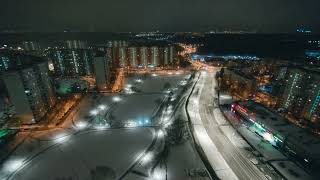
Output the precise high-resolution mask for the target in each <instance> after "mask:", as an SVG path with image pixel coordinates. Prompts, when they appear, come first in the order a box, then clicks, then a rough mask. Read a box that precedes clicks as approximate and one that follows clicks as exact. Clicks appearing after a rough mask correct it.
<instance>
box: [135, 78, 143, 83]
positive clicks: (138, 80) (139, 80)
mask: <svg viewBox="0 0 320 180" xmlns="http://www.w3.org/2000/svg"><path fill="white" fill-rule="evenodd" d="M135 81H136V82H137V83H142V82H143V81H142V80H141V79H136V80H135Z"/></svg>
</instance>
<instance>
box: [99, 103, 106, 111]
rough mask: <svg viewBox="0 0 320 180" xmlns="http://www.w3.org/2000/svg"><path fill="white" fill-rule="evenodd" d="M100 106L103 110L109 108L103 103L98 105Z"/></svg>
mask: <svg viewBox="0 0 320 180" xmlns="http://www.w3.org/2000/svg"><path fill="white" fill-rule="evenodd" d="M98 108H99V109H100V110H101V111H103V110H105V109H106V108H107V106H106V105H103V104H101V105H99V106H98Z"/></svg>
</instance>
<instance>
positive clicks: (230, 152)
mask: <svg viewBox="0 0 320 180" xmlns="http://www.w3.org/2000/svg"><path fill="white" fill-rule="evenodd" d="M214 75H215V72H213V73H202V77H201V78H200V81H199V83H198V85H199V84H201V83H203V84H204V85H203V88H201V89H202V90H201V89H200V99H199V112H200V117H201V120H202V122H203V126H204V127H205V129H206V131H207V133H208V135H209V136H210V138H211V140H212V142H213V143H214V144H215V145H216V147H217V148H218V150H219V151H220V153H221V154H222V156H223V158H224V159H225V161H226V162H227V164H228V165H229V167H230V168H231V169H232V170H233V172H234V173H235V174H236V176H237V177H238V178H239V179H244V180H249V179H252V180H259V179H266V177H265V176H264V175H263V173H261V172H260V171H259V169H258V168H257V167H255V166H254V165H253V164H252V163H251V162H250V161H249V159H248V158H246V157H245V156H244V155H243V154H242V153H241V152H240V150H239V149H238V147H236V146H234V144H233V143H232V142H231V141H230V140H229V139H228V138H227V137H226V136H225V135H224V134H223V132H222V131H221V130H220V128H219V124H218V121H217V120H216V119H215V116H214V114H213V108H214V107H217V106H216V104H215V102H214V97H216V96H217V95H216V93H215V90H214V88H215V86H216V83H215V79H214Z"/></svg>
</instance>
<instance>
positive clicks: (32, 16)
mask: <svg viewBox="0 0 320 180" xmlns="http://www.w3.org/2000/svg"><path fill="white" fill-rule="evenodd" d="M0 3H1V4H0V29H1V30H4V29H17V30H30V31H63V30H72V31H107V32H128V31H133V32H134V31H155V30H160V31H209V30H213V29H217V28H218V29H229V28H233V29H238V30H240V29H241V30H246V29H248V30H258V31H260V32H293V31H294V30H295V29H296V28H297V27H298V26H306V27H309V28H311V29H312V30H313V31H314V32H315V31H316V32H319V31H320V10H319V7H320V0H1V1H0Z"/></svg>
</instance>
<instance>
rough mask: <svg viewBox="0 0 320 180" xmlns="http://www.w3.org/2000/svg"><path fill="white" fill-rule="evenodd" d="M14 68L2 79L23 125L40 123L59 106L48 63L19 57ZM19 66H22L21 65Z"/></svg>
mask: <svg viewBox="0 0 320 180" xmlns="http://www.w3.org/2000/svg"><path fill="white" fill-rule="evenodd" d="M14 61H15V62H11V63H16V64H15V66H14V67H13V68H10V69H8V70H7V71H5V72H3V73H2V75H1V79H2V81H3V82H4V85H5V87H6V90H7V92H8V96H9V100H10V102H11V103H12V104H13V105H14V107H15V111H16V115H17V117H18V118H19V119H20V120H21V121H22V123H23V124H32V123H36V122H38V121H40V120H41V119H42V118H43V117H44V116H45V115H46V113H47V112H48V110H49V109H50V108H52V107H53V106H54V104H55V100H56V99H55V95H54V90H53V87H52V84H51V80H50V77H49V74H48V71H49V70H48V63H47V61H46V60H44V59H42V58H38V57H32V56H22V55H21V56H20V55H19V56H17V57H16V59H14ZM19 62H22V63H21V64H19Z"/></svg>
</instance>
